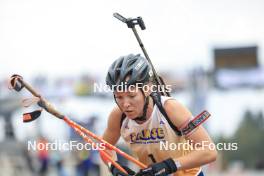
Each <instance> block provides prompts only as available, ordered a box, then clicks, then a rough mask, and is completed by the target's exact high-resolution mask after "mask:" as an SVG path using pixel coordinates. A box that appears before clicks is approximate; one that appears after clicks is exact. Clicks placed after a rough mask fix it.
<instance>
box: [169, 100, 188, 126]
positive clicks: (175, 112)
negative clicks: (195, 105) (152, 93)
mask: <svg viewBox="0 0 264 176" xmlns="http://www.w3.org/2000/svg"><path fill="white" fill-rule="evenodd" d="M164 109H165V111H166V113H167V115H168V117H169V118H170V120H171V121H172V123H173V124H174V125H175V126H176V127H177V128H179V129H180V128H181V126H182V125H183V124H185V123H186V122H188V121H189V120H190V119H191V118H192V113H191V112H190V111H189V109H188V108H187V107H185V106H184V105H183V104H181V103H180V102H179V101H177V100H175V99H168V100H166V101H165V102H164Z"/></svg>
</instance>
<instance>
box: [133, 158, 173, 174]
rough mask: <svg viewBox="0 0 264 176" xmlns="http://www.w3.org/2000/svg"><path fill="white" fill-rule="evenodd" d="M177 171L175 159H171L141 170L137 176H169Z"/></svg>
mask: <svg viewBox="0 0 264 176" xmlns="http://www.w3.org/2000/svg"><path fill="white" fill-rule="evenodd" d="M176 171H177V166H176V164H175V162H174V161H173V159H171V158H169V159H166V160H164V161H162V162H159V163H155V164H152V165H150V166H149V167H148V168H146V169H141V170H140V171H139V172H138V173H137V174H136V176H167V175H168V174H172V173H174V172H176Z"/></svg>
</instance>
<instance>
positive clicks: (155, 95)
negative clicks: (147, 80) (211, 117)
mask: <svg viewBox="0 0 264 176" xmlns="http://www.w3.org/2000/svg"><path fill="white" fill-rule="evenodd" d="M150 96H151V97H152V98H153V101H154V103H155V104H156V105H157V106H158V108H159V111H160V112H161V113H162V115H163V116H164V117H165V118H166V120H167V121H168V123H169V125H170V127H171V128H172V129H173V130H174V132H175V133H176V134H177V135H178V136H182V131H180V130H178V128H177V127H176V126H175V125H174V124H173V123H172V122H171V120H170V118H169V117H168V114H167V113H166V111H165V109H164V107H163V105H162V103H161V95H160V94H159V93H157V92H152V93H151V95H150Z"/></svg>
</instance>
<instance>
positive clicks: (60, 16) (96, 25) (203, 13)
mask: <svg viewBox="0 0 264 176" xmlns="http://www.w3.org/2000/svg"><path fill="white" fill-rule="evenodd" d="M114 12H119V13H120V14H121V15H123V16H125V17H137V16H141V17H143V19H144V22H145V24H146V30H144V31H140V29H138V32H139V35H140V37H141V39H142V40H143V43H144V45H145V47H146V49H147V51H148V54H149V55H150V58H151V60H152V62H153V64H154V66H155V67H156V70H157V72H158V73H159V74H160V75H161V76H163V78H164V79H165V82H166V83H167V84H169V85H172V88H173V91H172V95H173V97H175V98H176V99H178V100H179V101H180V102H181V103H183V104H184V105H186V106H187V107H188V108H190V109H191V111H192V113H193V114H194V115H196V114H198V113H199V112H201V111H202V110H204V109H207V110H208V111H209V112H210V113H211V114H212V116H211V117H210V119H209V120H208V121H207V122H206V123H205V124H204V126H205V127H206V128H207V130H208V131H209V133H210V135H211V136H212V137H213V139H214V141H215V142H216V143H220V142H226V143H228V142H229V143H237V146H238V150H234V151H219V157H218V159H217V161H216V162H214V163H211V164H209V165H207V166H205V167H204V172H205V173H206V175H209V176H218V175H226V176H227V175H243V176H257V175H264V171H263V169H264V159H263V158H264V152H263V150H262V146H263V145H264V117H263V110H264V67H263V64H264V56H263V47H264V35H263V31H264V23H263V18H264V2H263V1H261V0H232V1H228V0H222V1H210V0H201V1H194V0H185V1H180V0H166V1H161V0H155V1H151V0H145V1H140V0H134V1H122V0H115V1H107V0H97V1H85V0H75V1H73V0H46V1H40V0H13V1H8V0H0V175H1V176H2V175H3V176H16V175H20V176H21V175H22V176H23V175H47V176H53V175H59V176H69V175H77V176H79V175H80V176H84V175H92V176H93V175H95V176H96V175H109V174H107V173H106V172H105V168H104V167H102V165H101V163H100V159H99V157H98V154H97V152H93V151H87V150H83V151H46V150H37V151H28V150H27V144H28V141H38V142H39V143H47V142H54V141H57V140H60V141H62V142H67V141H71V140H77V141H82V139H81V138H80V137H79V136H78V135H76V134H75V132H74V131H73V130H72V129H70V128H69V127H68V126H67V125H66V124H65V123H64V122H62V121H59V120H58V119H56V118H54V117H52V116H51V115H49V114H48V113H46V112H43V113H42V117H41V118H39V119H37V120H36V121H34V122H32V123H28V124H25V123H23V122H22V114H23V113H25V112H29V111H31V110H35V108H34V107H33V108H32V109H25V108H22V106H21V105H20V102H21V100H22V99H23V98H26V97H30V95H29V94H28V93H27V92H26V91H22V92H20V93H16V92H14V91H10V90H9V89H8V88H7V87H8V86H7V81H8V79H9V77H10V76H11V75H13V74H14V73H17V74H20V75H22V76H23V77H24V79H25V80H26V81H27V82H29V83H31V84H32V85H33V86H34V87H35V88H36V89H37V90H39V91H40V92H41V94H43V95H44V96H45V97H46V98H47V99H48V100H50V101H51V102H52V103H53V104H54V105H55V106H56V108H57V109H59V110H60V111H61V112H63V113H64V114H66V115H68V116H69V117H70V118H71V119H72V120H74V121H76V122H78V123H80V124H82V125H83V126H84V127H86V128H87V129H89V130H91V131H93V132H94V133H96V134H98V135H102V133H103V130H104V129H105V127H106V123H107V118H108V113H109V112H110V111H111V109H112V108H113V107H114V106H115V104H114V100H113V98H112V94H111V93H109V92H104V91H102V92H100V91H97V92H95V91H94V84H95V83H96V84H104V78H105V75H106V73H107V70H108V67H109V66H110V64H111V63H112V62H113V61H114V60H115V59H117V58H118V57H119V56H122V55H127V54H129V53H135V54H136V53H141V49H140V47H139V46H138V43H137V41H136V39H135V37H134V35H133V33H132V31H131V30H130V29H128V28H127V27H126V25H125V24H123V23H121V22H119V21H118V20H117V19H115V18H114V17H113V16H112V14H113V13H114ZM119 148H121V149H123V150H124V151H126V152H129V151H128V150H127V148H126V147H125V146H124V144H123V143H122V141H121V142H120V144H119ZM124 162H125V161H124Z"/></svg>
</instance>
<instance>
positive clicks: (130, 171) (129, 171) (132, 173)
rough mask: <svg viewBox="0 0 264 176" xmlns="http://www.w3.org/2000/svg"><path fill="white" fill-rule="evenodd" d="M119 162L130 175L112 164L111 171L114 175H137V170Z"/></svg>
mask: <svg viewBox="0 0 264 176" xmlns="http://www.w3.org/2000/svg"><path fill="white" fill-rule="evenodd" d="M118 164H119V165H120V166H121V167H123V168H124V169H125V170H126V171H127V173H128V175H127V174H125V173H123V172H121V171H120V170H119V169H117V168H116V167H115V166H114V165H112V164H111V166H110V172H111V173H112V174H113V176H130V175H135V172H134V171H133V170H131V169H130V168H128V167H127V166H124V165H121V164H120V163H119V162H118Z"/></svg>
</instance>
